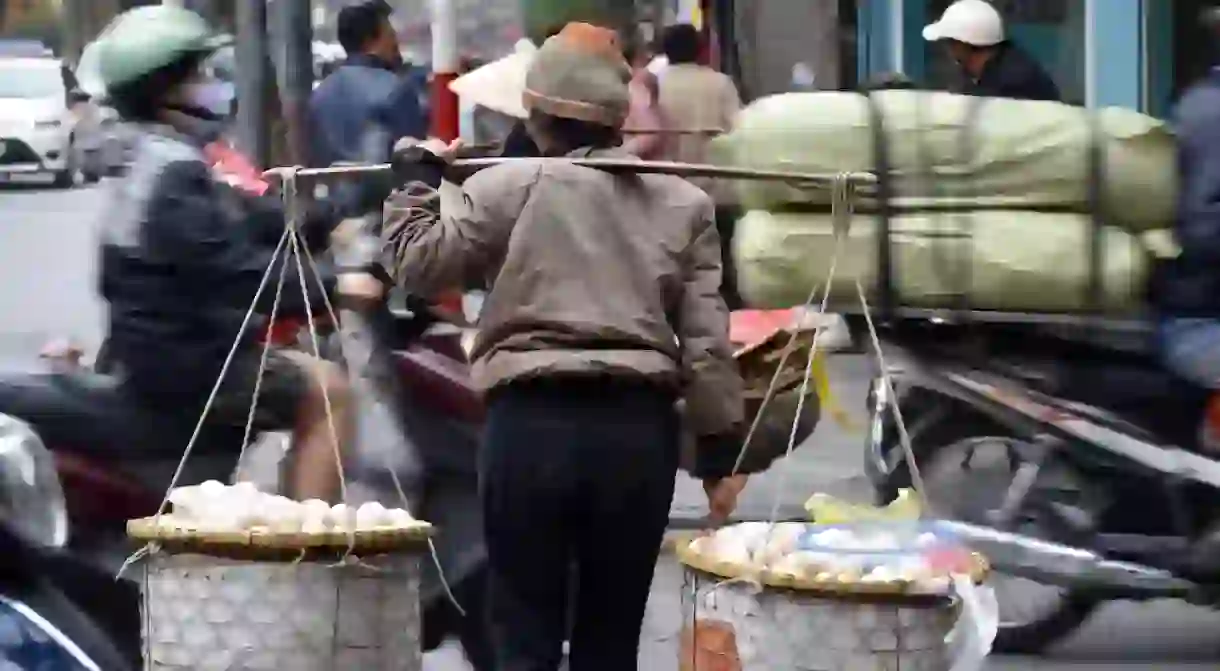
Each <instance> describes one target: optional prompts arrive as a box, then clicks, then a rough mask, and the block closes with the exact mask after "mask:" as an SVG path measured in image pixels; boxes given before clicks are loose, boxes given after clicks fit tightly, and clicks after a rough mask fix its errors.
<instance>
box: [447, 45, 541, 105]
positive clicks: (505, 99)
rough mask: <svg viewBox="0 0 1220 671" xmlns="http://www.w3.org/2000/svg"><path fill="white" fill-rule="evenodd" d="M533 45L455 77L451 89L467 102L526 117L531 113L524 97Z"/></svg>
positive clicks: (532, 57) (532, 58)
mask: <svg viewBox="0 0 1220 671" xmlns="http://www.w3.org/2000/svg"><path fill="white" fill-rule="evenodd" d="M535 51H536V49H534V48H533V45H530V46H528V47H522V48H519V49H518V50H517V51H516V52H514V53H512V54H509V55H508V56H505V57H504V58H501V59H500V60H498V61H492V62H491V63H488V64H487V65H484V66H483V67H481V68H478V69H475V70H471V71H470V72H468V73H466V74H464V75H462V76H461V77H458V78H457V79H455V80H453V83H451V84H450V85H449V90H450V91H453V92H454V93H456V94H457V95H458V98H460V99H461V100H462V102H464V103H473V104H475V105H482V106H483V107H486V108H488V109H492V110H495V111H497V112H499V113H501V114H507V115H508V116H511V117H515V118H517V119H524V118H526V117H528V116H529V113H528V112H526V111H525V105H524V103H523V102H522V101H521V94H522V92H523V91H525V74H526V73H527V72H529V69H530V64H531V63H533V61H534V52H535Z"/></svg>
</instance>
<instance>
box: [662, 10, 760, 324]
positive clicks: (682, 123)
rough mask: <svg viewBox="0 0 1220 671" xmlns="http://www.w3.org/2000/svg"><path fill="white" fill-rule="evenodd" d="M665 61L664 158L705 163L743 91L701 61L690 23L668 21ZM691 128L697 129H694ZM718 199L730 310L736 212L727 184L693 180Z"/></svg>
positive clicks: (699, 41) (735, 298)
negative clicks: (669, 131)
mask: <svg viewBox="0 0 1220 671" xmlns="http://www.w3.org/2000/svg"><path fill="white" fill-rule="evenodd" d="M662 46H663V49H664V51H665V57H666V59H667V60H668V62H669V65H667V66H666V67H665V69H664V70H663V71H662V72H661V74H660V75H659V76H658V80H659V85H658V88H659V98H660V101H661V105H660V107H661V114H662V116H663V118H664V119H665V120H666V121H667V122H668V123H669V124H670V126H671V127H672V128H673V129H674V130H675V131H678V132H679V133H678V134H674V135H673V136H671V137H670V138H669V141H668V142H667V143H666V146H667V148H668V158H669V159H670V160H672V161H680V162H685V163H707V162H708V160H709V156H708V148H709V145H710V143H711V139H712V137H713V136H714V135H716V134H717V133H724V132H728V131H729V130H731V129H732V128H733V126H734V125H735V124H736V122H737V115H738V113H739V112H740V111H741V95H740V94H739V93H738V91H737V85H736V84H734V83H733V80H732V79H731V78H729V76H728V75H726V74H724V73H722V72H718V71H716V70H715V69H713V68H711V67H709V66H707V65H703V64H701V63H700V62H699V56H700V54H702V53H703V52H704V49H703V37H702V35H700V33H699V31H698V29H696V28H695V27H694V26H692V25H690V24H685V23H683V24H678V25H675V26H670V27H669V28H668V29H667V30H666V31H665V34H664V37H663V38H662ZM690 131H700V132H697V133H692V132H690ZM691 182H692V183H693V184H695V185H696V186H698V187H700V188H702V189H703V190H704V191H706V192H707V193H708V195H710V196H711V197H712V199H713V201H714V202H715V203H716V228H717V229H719V232H720V242H721V245H722V254H721V262H722V264H723V267H724V282H723V284H722V287H721V290H722V291H723V293H724V297H725V301H727V302H728V305H729V309H732V310H736V309H738V308H740V307H742V301H741V297H740V296H739V295H738V293H737V272H736V267H735V266H734V264H733V254H732V245H733V228H734V226H735V224H736V222H737V216H738V214H739V212H738V208H737V207H736V201H735V199H734V197H733V194H732V190H731V186H732V185H731V184H728V183H726V182H723V181H717V180H714V179H706V178H703V179H691Z"/></svg>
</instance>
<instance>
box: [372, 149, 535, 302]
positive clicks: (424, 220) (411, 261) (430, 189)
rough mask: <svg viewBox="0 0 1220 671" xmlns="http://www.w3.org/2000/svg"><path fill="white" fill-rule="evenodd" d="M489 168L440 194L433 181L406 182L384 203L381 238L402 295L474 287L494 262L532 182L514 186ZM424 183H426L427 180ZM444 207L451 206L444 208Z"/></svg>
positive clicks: (510, 231) (389, 265)
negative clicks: (451, 189)
mask: <svg viewBox="0 0 1220 671" xmlns="http://www.w3.org/2000/svg"><path fill="white" fill-rule="evenodd" d="M502 177H503V175H502V174H500V171H498V170H495V169H489V170H485V171H483V172H480V173H478V174H476V175H474V176H473V177H471V178H470V179H468V180H466V182H465V183H464V184H463V186H462V187H460V188H459V187H457V186H456V185H452V184H451V185H449V186H450V187H452V188H453V189H454V193H453V194H452V197H446V198H444V201H445V204H444V207H442V205H441V201H442V198H441V195H440V189H441V188H448V187H439V186H433V184H437V183H438V182H439V180H437V179H427V180H425V181H420V182H411V183H408V184H407V186H406V187H404V188H402V189H399V190H397V191H395V192H394V193H393V194H392V195H391V196H390V198H389V199H388V200H387V201H386V206H385V217H384V221H385V223H384V225H383V229H382V242H383V244H384V247H385V251H386V256H387V266H388V270H389V272H390V276H391V277H393V278H394V281H395V283H396V284H398V285H399V286H401V287H403V288H404V289H406V291H407V292H408V293H411V294H415V295H417V296H433V295H436V294H437V293H439V292H442V291H447V290H450V289H456V288H463V287H467V286H475V285H477V284H478V283H479V282H480V280H481V279H482V278H483V277H484V276H485V274H486V273H487V271H488V270H489V269H490V268H492V267H493V266H494V265H495V264H496V263H498V262H499V260H500V258H501V257H502V256H503V253H504V249H505V247H506V246H507V244H508V238H509V235H510V234H511V233H512V229H513V225H514V224H516V221H517V217H518V216H520V213H521V210H522V209H523V208H524V207H525V202H526V200H527V199H528V198H529V193H530V191H531V190H532V188H533V183H532V182H531V183H529V184H527V185H524V186H522V187H520V188H518V187H517V186H516V185H515V184H513V183H510V182H507V181H505V180H503V179H502ZM429 182H430V183H429ZM448 208H453V209H452V210H449V209H448Z"/></svg>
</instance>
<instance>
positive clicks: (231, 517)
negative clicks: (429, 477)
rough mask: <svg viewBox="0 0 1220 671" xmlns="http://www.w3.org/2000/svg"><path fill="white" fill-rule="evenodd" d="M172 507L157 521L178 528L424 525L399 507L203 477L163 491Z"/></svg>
mask: <svg viewBox="0 0 1220 671" xmlns="http://www.w3.org/2000/svg"><path fill="white" fill-rule="evenodd" d="M169 502H170V503H171V504H173V510H172V511H171V512H170V513H168V514H166V515H163V516H162V517H161V524H162V525H165V526H169V527H173V528H178V529H193V530H199V531H214V532H242V531H254V530H267V531H273V532H281V533H298V532H299V533H306V534H321V533H327V532H332V531H337V532H352V531H376V530H401V529H411V528H418V527H425V526H427V523H426V522H421V521H419V520H417V519H415V518H414V517H412V515H411V513H409V512H408V511H406V510H404V509H402V508H386V507H385V506H383V505H381V504H380V503H376V502H372V503H365V504H364V505H362V506H360V507H359V508H353V507H351V506H347V505H345V504H342V503H340V504H338V505H334V506H332V505H330V504H328V503H326V502H325V501H320V500H318V499H310V500H307V501H294V500H292V499H289V498H286V497H283V496H277V495H274V494H267V493H265V492H261V491H259V490H258V488H257V487H255V486H254V485H253V484H251V483H248V482H239V483H237V484H235V485H232V486H226V485H224V484H222V483H220V482H217V481H215V480H209V481H207V482H205V483H203V484H201V485H198V486H194V487H178V488H175V489H174V490H173V491H172V492H170V495H169Z"/></svg>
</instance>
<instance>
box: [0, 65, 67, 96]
mask: <svg viewBox="0 0 1220 671" xmlns="http://www.w3.org/2000/svg"><path fill="white" fill-rule="evenodd" d="M48 63H50V64H51V65H50V66H49V67H48V66H47V65H46V64H43V63H39V64H37V65H30V64H28V63H19V62H5V61H3V60H0V98H10V99H11V98H21V99H36V98H63V97H64V93H65V92H64V80H63V75H62V73H60V70H59V67H57V66H56V65H55V64H54V61H48Z"/></svg>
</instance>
